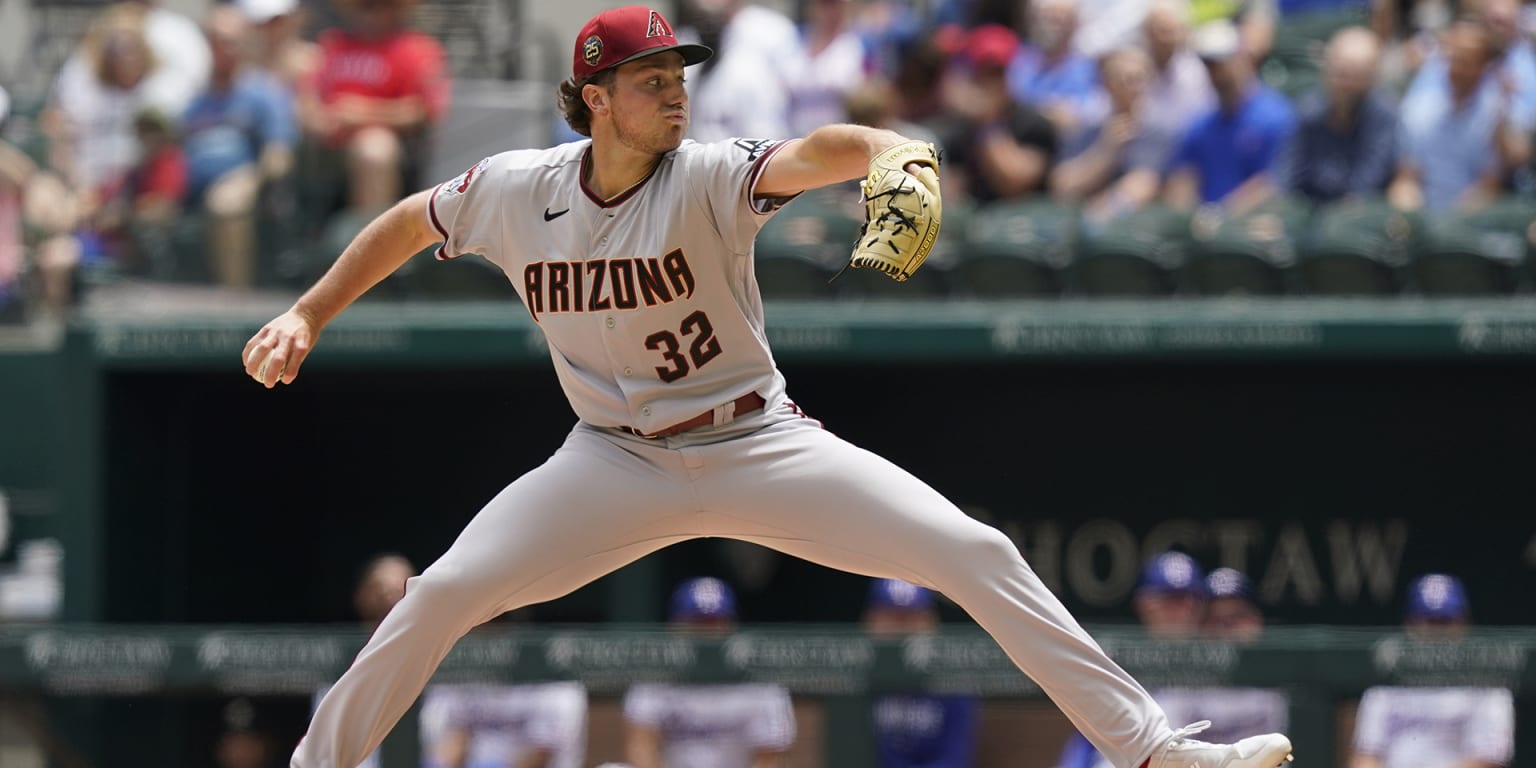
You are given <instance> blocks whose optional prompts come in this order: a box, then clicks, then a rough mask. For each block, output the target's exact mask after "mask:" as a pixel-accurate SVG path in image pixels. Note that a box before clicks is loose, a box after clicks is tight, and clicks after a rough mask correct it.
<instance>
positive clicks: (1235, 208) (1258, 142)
mask: <svg viewBox="0 0 1536 768" xmlns="http://www.w3.org/2000/svg"><path fill="white" fill-rule="evenodd" d="M1194 49H1195V53H1196V54H1198V55H1199V56H1200V59H1201V61H1203V62H1204V63H1205V68H1206V72H1207V73H1209V75H1210V79H1211V86H1212V88H1213V89H1214V90H1215V91H1216V98H1217V105H1216V108H1215V109H1214V110H1212V111H1210V112H1207V113H1206V114H1204V115H1203V116H1201V117H1199V118H1197V119H1196V120H1195V122H1194V124H1192V125H1191V126H1190V128H1189V130H1188V131H1187V132H1186V133H1185V134H1184V137H1183V139H1182V141H1181V143H1180V146H1179V149H1178V150H1177V151H1176V152H1175V153H1174V156H1173V158H1172V160H1171V162H1170V163H1169V167H1168V169H1167V174H1166V181H1165V188H1164V191H1163V194H1164V196H1165V198H1166V200H1167V202H1168V204H1169V205H1171V206H1174V207H1179V208H1189V207H1193V206H1194V205H1195V204H1197V203H1198V204H1201V205H1203V206H1214V207H1217V208H1220V209H1222V210H1225V211H1227V212H1231V213H1242V212H1246V211H1248V210H1251V209H1252V208H1254V207H1255V206H1257V205H1258V204H1259V203H1261V202H1264V201H1265V200H1267V199H1269V198H1270V196H1271V195H1272V194H1273V192H1274V190H1275V182H1274V179H1273V172H1274V165H1275V160H1276V158H1277V157H1279V154H1280V148H1281V147H1282V146H1283V145H1284V143H1285V142H1286V141H1287V140H1288V139H1289V137H1290V135H1291V132H1292V130H1293V128H1294V126H1295V115H1294V113H1293V111H1292V109H1291V105H1290V102H1289V101H1287V100H1286V98H1285V97H1284V96H1282V95H1280V94H1279V93H1277V92H1275V91H1274V90H1272V89H1271V88H1269V87H1268V86H1266V85H1264V84H1263V82H1261V81H1260V80H1259V79H1258V77H1257V75H1256V74H1255V72H1254V68H1253V59H1252V57H1251V56H1250V55H1249V53H1248V52H1247V51H1246V50H1245V49H1244V48H1243V42H1242V40H1241V39H1240V38H1239V36H1238V30H1237V27H1235V26H1234V25H1232V24H1230V23H1227V22H1212V23H1210V24H1207V25H1205V26H1203V27H1201V28H1199V29H1198V30H1197V31H1196V33H1195V36H1194Z"/></svg>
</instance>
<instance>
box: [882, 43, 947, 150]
mask: <svg viewBox="0 0 1536 768" xmlns="http://www.w3.org/2000/svg"><path fill="white" fill-rule="evenodd" d="M964 36H965V33H964V32H963V31H962V30H960V29H959V28H958V27H945V28H942V29H940V30H939V31H937V32H936V33H935V34H934V35H933V36H932V37H927V36H925V37H923V38H921V39H919V40H917V41H914V42H913V44H912V45H911V46H909V47H908V48H907V49H906V51H905V53H904V54H903V56H902V57H901V59H900V61H899V66H898V67H897V68H896V73H895V74H894V75H893V76H892V78H891V86H892V87H893V88H895V91H896V93H895V98H896V116H897V117H898V118H900V119H901V120H903V121H906V122H908V123H912V124H915V125H921V126H923V127H925V128H927V129H928V130H929V131H930V132H939V128H940V126H941V125H942V124H943V123H945V122H946V121H947V120H949V119H950V118H951V117H952V114H951V110H950V106H949V95H948V90H947V89H946V88H945V84H946V82H947V81H948V79H949V75H950V73H951V70H952V68H953V67H954V64H955V58H956V57H955V56H954V55H953V54H954V53H956V51H954V50H950V48H949V47H947V46H946V45H941V41H942V40H943V39H944V38H946V37H949V38H960V39H963V38H964ZM948 45H949V46H953V47H954V48H958V47H959V45H960V43H958V42H954V43H949V44H948Z"/></svg>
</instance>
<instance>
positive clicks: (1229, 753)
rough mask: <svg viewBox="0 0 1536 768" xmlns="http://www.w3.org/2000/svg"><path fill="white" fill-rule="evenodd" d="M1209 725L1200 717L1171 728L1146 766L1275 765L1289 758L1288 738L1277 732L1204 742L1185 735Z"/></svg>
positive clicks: (1235, 767) (1217, 767) (1219, 767)
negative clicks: (1170, 735) (1230, 741)
mask: <svg viewBox="0 0 1536 768" xmlns="http://www.w3.org/2000/svg"><path fill="white" fill-rule="evenodd" d="M1209 727H1211V721H1209V720H1201V721H1200V722H1198V723H1194V724H1192V725H1186V726H1184V727H1183V728H1180V729H1178V730H1176V731H1174V732H1173V738H1171V739H1169V740H1168V745H1167V746H1165V747H1163V748H1162V749H1160V750H1158V751H1156V752H1153V753H1152V759H1151V760H1149V761H1148V766H1149V768H1278V767H1279V766H1282V765H1285V764H1286V763H1289V762H1290V761H1291V740H1290V739H1287V738H1286V737H1284V736H1282V735H1280V734H1278V733H1266V734H1264V735H1263V736H1250V737H1248V738H1246V739H1243V740H1242V741H1239V742H1238V743H1236V744H1208V743H1206V742H1203V741H1196V740H1195V739H1191V738H1189V737H1190V736H1193V735H1195V734H1197V733H1199V732H1201V731H1203V730H1205V729H1207V728H1209Z"/></svg>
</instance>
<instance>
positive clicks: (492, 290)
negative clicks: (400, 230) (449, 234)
mask: <svg viewBox="0 0 1536 768" xmlns="http://www.w3.org/2000/svg"><path fill="white" fill-rule="evenodd" d="M434 250H435V248H434V249H428V250H427V251H424V252H422V253H420V254H417V255H416V256H415V257H414V258H413V259H412V261H413V262H415V263H414V264H412V266H413V267H414V269H412V271H411V273H410V287H409V291H410V294H411V298H415V299H423V300H428V301H435V300H443V301H498V300H507V301H520V299H518V296H517V290H516V288H514V287H513V285H512V281H510V280H508V279H507V275H506V273H504V272H502V271H501V267H498V266H496V265H495V264H492V263H491V262H489V261H486V260H485V259H484V258H481V257H480V256H475V255H467V256H464V257H463V258H458V259H453V260H451V261H437V260H436V257H435V256H434V255H433V251H434Z"/></svg>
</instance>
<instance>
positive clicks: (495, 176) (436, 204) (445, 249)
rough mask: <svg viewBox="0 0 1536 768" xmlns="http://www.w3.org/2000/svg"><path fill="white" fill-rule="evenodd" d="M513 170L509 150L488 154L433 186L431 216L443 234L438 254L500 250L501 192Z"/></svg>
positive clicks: (429, 203)
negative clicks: (508, 163)
mask: <svg viewBox="0 0 1536 768" xmlns="http://www.w3.org/2000/svg"><path fill="white" fill-rule="evenodd" d="M509 173H511V171H510V170H509V169H508V167H507V156H506V154H501V155H496V156H494V157H487V158H485V159H484V160H481V161H480V162H478V163H476V164H475V166H474V167H473V168H470V169H469V170H467V171H465V172H463V173H461V174H459V175H458V176H455V177H453V178H451V179H449V180H447V181H445V182H443V183H441V184H439V185H437V187H436V188H434V189H433V190H432V196H431V197H430V198H429V199H428V201H427V219H428V223H429V224H430V225H431V227H432V231H434V232H436V233H437V236H438V237H439V238H442V244H441V245H439V246H438V247H437V252H436V253H437V258H439V259H456V258H458V257H460V256H463V255H464V254H466V253H478V254H480V255H481V256H489V255H490V254H492V253H495V252H498V251H499V250H500V249H499V248H498V247H497V246H498V245H499V243H500V238H501V235H502V218H501V192H502V189H503V188H504V186H505V183H506V180H507V177H508V175H509Z"/></svg>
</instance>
